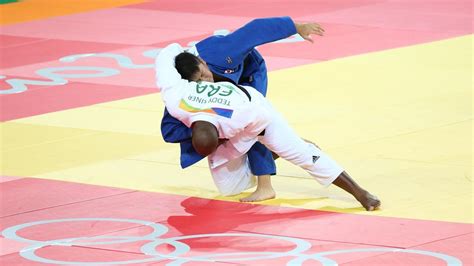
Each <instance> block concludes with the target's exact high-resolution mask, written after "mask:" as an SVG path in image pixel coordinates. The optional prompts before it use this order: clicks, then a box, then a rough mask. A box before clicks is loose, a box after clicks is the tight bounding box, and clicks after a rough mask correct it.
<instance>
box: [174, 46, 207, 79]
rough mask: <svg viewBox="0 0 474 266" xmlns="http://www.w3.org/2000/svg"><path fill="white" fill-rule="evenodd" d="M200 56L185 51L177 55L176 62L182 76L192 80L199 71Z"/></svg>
mask: <svg viewBox="0 0 474 266" xmlns="http://www.w3.org/2000/svg"><path fill="white" fill-rule="evenodd" d="M200 63H201V61H200V60H199V58H198V57H197V56H195V55H193V54H191V53H188V52H183V53H180V54H179V55H177V56H176V58H175V61H174V64H175V67H176V70H178V73H179V74H180V75H181V78H183V79H187V80H191V78H192V77H193V75H195V74H196V73H197V72H198V71H199V64H200Z"/></svg>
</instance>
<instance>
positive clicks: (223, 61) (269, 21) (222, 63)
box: [196, 17, 296, 90]
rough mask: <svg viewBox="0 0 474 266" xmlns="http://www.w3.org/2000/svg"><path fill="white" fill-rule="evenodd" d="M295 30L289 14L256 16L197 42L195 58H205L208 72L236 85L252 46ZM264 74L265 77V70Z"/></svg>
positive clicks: (277, 38) (286, 35)
mask: <svg viewBox="0 0 474 266" xmlns="http://www.w3.org/2000/svg"><path fill="white" fill-rule="evenodd" d="M295 33H296V27H295V23H294V22H293V20H291V18H290V17H276V18H260V19H254V20H252V21H250V22H249V23H247V24H246V25H244V26H243V27H241V28H239V29H237V30H236V31H234V32H232V33H230V34H228V35H225V36H210V37H208V38H206V39H204V40H202V41H200V42H198V43H197V44H196V48H197V51H198V52H199V57H201V58H202V59H203V60H204V61H206V63H207V65H208V67H209V69H210V70H211V71H212V72H214V73H216V74H218V75H220V76H223V77H226V78H228V79H231V80H232V81H233V82H234V83H236V84H239V79H240V78H241V77H242V73H243V72H244V64H243V62H244V60H245V59H246V58H247V56H248V55H249V54H250V53H251V52H252V51H256V50H255V49H254V48H255V47H256V46H258V45H262V44H265V43H269V42H273V41H276V40H281V39H284V38H287V37H289V36H291V35H293V34H295ZM265 71H266V69H265ZM264 74H265V77H266V72H265V73H264ZM265 87H266V84H265ZM256 89H257V90H259V89H260V88H256ZM265 89H266V88H265Z"/></svg>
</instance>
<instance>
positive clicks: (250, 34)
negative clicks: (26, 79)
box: [161, 17, 296, 176]
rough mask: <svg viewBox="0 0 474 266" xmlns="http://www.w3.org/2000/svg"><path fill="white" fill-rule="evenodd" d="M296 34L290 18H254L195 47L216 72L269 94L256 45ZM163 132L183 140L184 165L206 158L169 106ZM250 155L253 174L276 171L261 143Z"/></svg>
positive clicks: (173, 140) (167, 138) (166, 136)
mask: <svg viewBox="0 0 474 266" xmlns="http://www.w3.org/2000/svg"><path fill="white" fill-rule="evenodd" d="M293 34H296V28H295V25H294V22H293V21H292V20H291V18H290V17H277V18H263V19H255V20H252V21H251V22H249V23H248V24H246V25H245V26H243V27H241V28H239V29H237V30H236V31H234V32H232V33H230V34H229V35H226V36H211V37H208V38H206V39H204V40H202V41H200V42H198V43H197V44H196V49H197V51H198V53H199V57H201V58H202V59H203V60H204V61H205V62H206V63H207V66H208V67H209V69H210V70H211V71H212V72H213V73H215V74H217V75H219V76H221V77H225V78H228V79H230V80H232V81H233V82H234V83H235V84H240V85H248V86H252V87H254V88H255V89H257V90H258V91H259V92H260V93H262V94H263V95H264V96H266V94H267V83H268V80H267V67H266V65H265V61H264V59H263V57H262V55H261V54H260V53H259V52H258V51H257V50H256V49H255V47H256V46H258V45H262V44H265V43H269V42H273V41H276V40H280V39H284V38H287V37H289V36H291V35H293ZM161 133H162V135H163V138H164V140H165V141H166V142H171V143H180V145H181V167H182V168H186V167H188V166H191V165H193V164H195V163H197V162H198V161H200V160H201V159H203V158H204V157H203V156H202V155H200V154H199V153H197V152H196V151H195V150H194V148H193V145H192V142H191V133H192V129H191V128H188V127H186V126H185V125H184V124H183V123H181V122H180V121H179V120H177V119H176V118H174V117H172V116H171V115H170V114H169V113H168V110H166V108H165V111H164V115H163V119H162V121H161ZM247 156H248V159H249V164H250V169H251V171H252V173H253V174H254V175H257V176H259V175H265V174H270V175H274V174H275V173H276V166H275V162H274V160H273V157H272V153H271V152H270V150H268V149H267V148H266V147H265V146H264V145H263V144H261V143H260V142H257V143H255V144H254V145H253V146H252V148H251V149H250V150H249V151H248V152H247Z"/></svg>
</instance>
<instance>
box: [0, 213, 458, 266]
mask: <svg viewBox="0 0 474 266" xmlns="http://www.w3.org/2000/svg"><path fill="white" fill-rule="evenodd" d="M86 221H105V222H123V223H133V224H138V225H141V226H148V227H150V228H151V229H152V230H153V231H152V232H151V233H149V234H147V235H145V236H92V237H87V236H86V237H72V238H64V239H54V240H47V241H40V240H33V239H27V238H24V237H21V236H19V235H18V234H17V232H18V231H19V230H22V229H25V228H28V227H31V226H35V225H43V224H52V223H63V222H86ZM167 232H168V227H166V226H164V225H162V224H158V223H154V222H149V221H143V220H135V219H115V218H70V219H56V220H43V221H37V222H30V223H24V224H19V225H15V226H12V227H9V228H7V229H5V230H3V231H2V235H3V237H5V238H8V239H12V240H16V241H21V242H26V243H31V244H32V245H31V246H28V247H26V248H24V249H22V250H21V251H20V255H21V256H22V257H23V258H25V259H28V260H31V261H36V262H42V263H48V264H68V265H109V264H111V263H112V264H114V265H124V264H132V263H147V262H156V261H163V260H168V261H169V262H168V263H167V265H169V266H179V265H182V264H185V263H188V262H193V261H200V262H217V261H219V262H235V261H254V260H261V259H274V258H282V257H288V258H291V259H290V260H289V261H288V262H287V265H292V266H293V265H295V266H298V265H303V263H304V262H305V261H307V260H316V261H318V262H320V263H321V265H323V266H329V265H331V266H337V265H338V264H337V262H336V261H335V260H333V259H331V258H328V257H327V256H330V255H335V254H344V253H358V252H399V253H411V254H418V255H424V256H430V257H434V258H437V259H440V260H442V261H444V262H445V263H446V265H449V266H461V265H462V262H461V260H459V259H458V258H456V257H453V256H449V255H446V254H443V253H437V252H432V251H426V250H416V249H398V248H365V249H342V250H334V251H324V252H317V253H313V254H305V253H304V252H306V251H308V250H309V249H310V248H311V247H312V246H311V243H309V242H308V241H306V240H303V239H300V238H295V237H286V236H277V235H265V234H253V233H218V234H198V235H186V236H177V237H170V238H160V237H161V236H162V235H164V234H166V233H167ZM206 237H207V238H209V237H212V238H218V237H244V238H245V237H256V238H269V239H276V240H283V241H287V242H289V243H291V244H293V245H294V246H295V247H294V248H293V249H291V250H289V251H285V252H281V251H275V252H269V251H265V252H258V251H249V252H235V253H220V254H218V253H212V254H209V255H201V256H185V255H186V253H187V252H189V251H191V247H190V246H188V245H187V244H185V243H182V242H180V241H181V240H186V239H196V238H206ZM93 240H104V241H100V242H95V241H93ZM88 241H89V242H88ZM137 241H149V242H148V243H146V244H144V245H143V246H142V247H141V249H140V250H141V252H142V253H143V255H146V256H150V258H145V259H136V260H127V261H97V262H90V261H88V262H83V261H60V260H53V259H48V258H44V257H40V256H38V255H37V254H36V251H37V250H39V249H41V248H44V247H47V246H65V247H68V246H72V245H81V246H87V245H110V244H122V243H132V242H137ZM163 244H168V245H171V246H173V247H174V251H173V252H171V253H169V254H160V253H159V252H158V251H157V250H156V248H157V247H158V246H160V245H163Z"/></svg>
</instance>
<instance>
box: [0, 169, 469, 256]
mask: <svg viewBox="0 0 474 266" xmlns="http://www.w3.org/2000/svg"><path fill="white" fill-rule="evenodd" d="M5 184H8V187H5V186H2V188H1V192H2V195H4V196H3V197H4V198H6V199H7V200H8V202H7V203H8V206H9V208H8V209H4V208H2V216H6V215H9V216H8V217H3V218H0V221H1V227H2V228H1V229H2V235H3V239H2V241H1V243H7V244H8V245H9V246H10V248H9V250H8V252H7V251H4V252H3V254H8V255H5V256H2V257H0V263H2V265H12V264H19V263H28V265H35V263H33V262H30V261H31V260H32V261H36V262H38V261H41V260H43V262H50V263H51V262H52V261H63V262H71V263H72V262H78V261H79V262H83V263H84V262H95V263H98V262H109V263H111V264H114V262H118V261H131V260H135V261H137V260H139V261H140V263H138V264H140V265H149V263H157V265H165V264H166V265H173V264H167V263H171V262H174V263H178V264H179V262H181V263H182V262H183V261H182V260H183V259H184V260H186V259H188V260H190V259H192V260H194V259H199V258H200V259H201V260H202V259H208V260H216V261H220V262H228V263H243V262H245V263H252V265H283V264H286V263H293V264H294V265H301V264H298V262H301V261H306V260H308V262H309V260H314V259H316V261H318V260H326V262H327V261H328V260H332V261H337V262H338V263H354V264H349V265H364V264H363V263H364V261H365V260H367V261H368V262H370V263H371V265H376V264H373V263H376V262H380V263H382V264H383V262H390V263H391V262H396V263H398V264H394V265H428V264H429V265H446V263H445V262H444V261H443V260H447V261H451V262H453V261H454V262H456V261H463V262H464V263H467V262H469V261H472V258H471V257H470V256H471V255H470V254H469V252H468V251H469V250H468V248H467V247H466V244H470V243H471V240H472V238H470V237H472V229H473V228H472V225H470V224H461V223H448V222H435V221H423V220H411V219H399V218H385V217H376V216H366V215H353V214H343V213H332V212H324V211H315V210H301V209H293V208H283V207H272V206H261V205H251V204H243V203H238V202H226V201H218V200H209V199H199V198H194V197H183V196H177V195H169V194H160V193H148V192H137V191H135V192H134V191H129V190H121V189H110V188H105V187H98V186H92V185H83V184H75V183H68V182H59V181H49V180H42V179H29V178H24V179H21V180H15V181H10V182H7V183H5ZM51 187H54V191H53V190H51V189H46V188H51ZM7 191H8V194H5V192H7ZM86 191H87V192H86ZM66 192H67V193H68V195H69V197H66V196H65V195H64V193H66ZM32 193H35V197H36V198H43V199H48V198H49V200H45V201H43V202H42V203H37V202H35V201H33V200H32V198H31V197H29V195H31V194H32ZM22 198H24V199H25V200H22V201H18V200H17V201H15V200H12V199H22ZM28 199H31V200H28ZM60 199H63V200H60ZM25 206H27V207H25ZM14 210H17V211H14ZM26 210H27V211H28V212H25V211H26ZM15 213H17V214H15ZM440 239H441V240H440ZM443 239H444V240H443ZM450 239H456V240H454V241H451V240H450ZM47 241H53V242H47ZM160 241H161V242H160ZM163 241H164V242H163ZM444 241H447V242H444ZM66 242H68V243H70V244H68V245H65V244H60V243H66ZM25 243H26V244H29V245H25ZM53 243H56V244H53ZM166 243H167V244H166ZM71 244H72V246H71ZM35 245H36V246H35ZM25 246H26V247H25ZM14 247H16V249H17V250H16V252H15V248H14ZM32 248H33V249H35V252H34V254H33V255H32V253H31V252H30V251H31V249H32ZM398 248H401V250H399V249H398ZM20 250H22V252H20V253H18V251H20ZM394 252H395V253H394ZM160 254H161V255H160ZM225 254H227V255H225ZM315 254H316V255H315ZM317 254H319V255H317ZM160 256H161V257H160ZM163 256H164V257H163ZM167 256H168V257H167ZM169 256H171V257H169ZM312 256H313V257H312ZM314 256H316V257H314ZM319 256H323V257H324V258H321V257H319ZM237 258H238V259H237ZM160 259H161V260H164V261H160ZM28 260H30V261H28ZM239 260H242V261H239ZM316 261H312V262H309V264H306V263H305V264H304V265H319V264H311V263H317V262H316ZM194 263H195V262H192V263H191V265H199V264H197V263H196V264H194ZM253 263H255V264H253ZM259 263H260V264H259ZM358 263H359V264H358ZM178 264H176V265H178ZM293 264H292V265H293ZM382 264H380V265H382ZM323 265H329V264H323ZM331 265H332V264H331ZM450 265H451V264H450ZM452 265H456V264H452Z"/></svg>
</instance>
